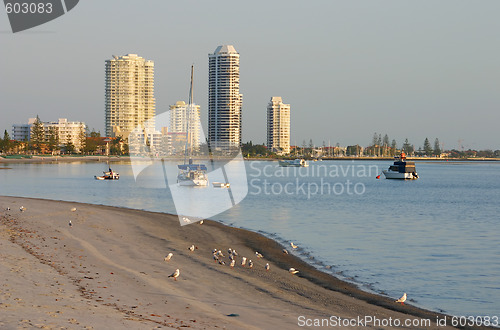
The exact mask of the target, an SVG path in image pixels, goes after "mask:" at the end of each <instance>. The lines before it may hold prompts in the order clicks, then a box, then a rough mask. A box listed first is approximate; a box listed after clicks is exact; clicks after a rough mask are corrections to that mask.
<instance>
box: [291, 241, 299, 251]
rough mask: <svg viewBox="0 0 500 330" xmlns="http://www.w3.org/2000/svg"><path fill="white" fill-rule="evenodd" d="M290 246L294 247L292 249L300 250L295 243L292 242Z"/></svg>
mask: <svg viewBox="0 0 500 330" xmlns="http://www.w3.org/2000/svg"><path fill="white" fill-rule="evenodd" d="M290 246H291V247H292V249H296V248H298V246H297V245H295V244H293V242H290Z"/></svg>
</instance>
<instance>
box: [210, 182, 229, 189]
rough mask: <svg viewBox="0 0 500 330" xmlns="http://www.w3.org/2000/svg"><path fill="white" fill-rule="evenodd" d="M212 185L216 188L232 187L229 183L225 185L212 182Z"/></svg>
mask: <svg viewBox="0 0 500 330" xmlns="http://www.w3.org/2000/svg"><path fill="white" fill-rule="evenodd" d="M212 185H213V186H214V187H215V188H229V187H230V184H229V183H224V182H212Z"/></svg>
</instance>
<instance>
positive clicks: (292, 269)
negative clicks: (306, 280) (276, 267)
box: [288, 268, 299, 275]
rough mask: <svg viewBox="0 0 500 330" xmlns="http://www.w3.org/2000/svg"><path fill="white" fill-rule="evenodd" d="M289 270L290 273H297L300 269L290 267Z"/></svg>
mask: <svg viewBox="0 0 500 330" xmlns="http://www.w3.org/2000/svg"><path fill="white" fill-rule="evenodd" d="M288 272H289V273H290V274H292V275H294V274H297V273H298V272H299V271H298V270H297V269H295V268H290V269H289V270H288Z"/></svg>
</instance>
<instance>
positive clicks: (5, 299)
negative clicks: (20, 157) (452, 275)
mask: <svg viewBox="0 0 500 330" xmlns="http://www.w3.org/2000/svg"><path fill="white" fill-rule="evenodd" d="M20 206H24V207H25V208H26V210H25V211H24V212H21V211H20V210H19V207H20ZM7 207H10V208H11V210H10V211H6V210H5V209H6V208H7ZM72 208H76V209H77V210H76V211H74V212H72V211H71V209H72ZM0 210H1V211H0V260H1V263H0V276H1V278H2V281H1V282H0V283H1V284H0V328H1V329H17V328H61V327H62V328H71V329H85V328H94V329H120V328H128V329H152V328H165V327H174V328H179V327H189V328H194V329H212V328H227V329H291V328H299V326H298V325H299V317H300V316H303V318H302V320H303V321H304V322H303V323H305V320H306V319H307V320H308V322H313V321H314V319H327V318H330V317H331V316H334V317H335V316H336V317H342V318H348V319H357V318H364V317H365V316H371V317H376V318H377V319H378V320H380V321H383V322H389V320H390V319H392V322H393V323H392V324H394V323H395V322H397V321H395V320H396V319H398V320H400V322H401V324H404V322H406V321H405V320H415V319H419V318H425V319H430V320H432V321H433V322H434V321H435V320H436V317H437V316H440V317H444V316H443V315H438V314H436V313H432V312H428V311H424V310H421V309H418V308H416V307H413V306H411V300H410V301H409V304H405V305H400V304H397V303H395V302H394V299H392V298H386V297H381V296H378V295H373V294H369V293H365V292H363V291H360V290H358V289H357V288H356V287H355V286H353V285H351V284H348V283H345V282H343V281H340V280H337V279H335V278H334V277H332V276H330V275H327V274H325V273H322V272H320V271H318V270H316V269H314V268H313V267H310V266H309V265H307V264H306V263H304V262H302V261H301V260H299V259H298V258H296V257H294V256H293V255H284V254H283V253H282V252H281V250H282V248H283V247H282V246H280V245H279V244H278V243H276V242H274V241H272V240H270V239H267V238H265V237H263V236H261V235H259V234H256V233H252V232H248V231H245V230H241V229H235V228H231V227H226V226H223V225H221V224H219V223H216V222H213V221H205V222H204V224H203V225H198V224H192V225H188V226H182V227H181V226H180V225H179V221H178V218H177V217H176V216H171V215H166V214H160V213H153V212H145V211H137V210H130V209H123V208H116V207H106V206H97V205H89V204H78V203H70V202H60V201H48V200H39V199H28V198H17V197H0ZM70 220H71V223H72V226H71V227H70V226H69V225H68V223H69V221H70ZM192 244H194V245H195V246H196V247H197V249H196V250H195V251H194V252H191V251H189V250H188V247H189V246H191V245H192ZM214 248H217V249H220V250H222V252H223V253H224V255H225V257H224V258H222V259H223V260H224V261H225V263H226V265H220V264H219V263H217V262H214V260H213V257H212V250H213V249H214ZM228 248H232V249H236V250H237V251H238V254H239V256H238V257H237V263H236V266H235V267H234V269H231V268H230V267H229V266H228V265H229V259H228V258H227V250H228ZM255 251H259V252H260V253H262V254H263V255H264V258H263V259H259V258H257V257H256V256H255ZM169 252H172V253H173V257H172V259H171V260H170V261H168V262H167V261H164V260H163V259H164V257H165V256H166V255H167V254H168V253H169ZM242 256H245V257H247V258H248V259H251V260H252V261H253V263H254V266H253V268H251V269H250V268H248V267H242V266H241V265H240V261H241V257H242ZM266 263H269V264H270V270H269V271H266V270H265V269H264V265H265V264H266ZM290 267H294V268H296V269H298V270H299V273H298V274H297V275H291V274H289V273H288V269H289V268H290ZM177 268H179V269H180V272H181V273H180V276H179V278H178V279H177V281H174V279H173V278H168V277H167V276H168V275H169V274H171V273H173V272H174V271H175V269H177ZM395 298H398V297H395ZM410 298H411V297H410ZM323 322H324V321H323ZM448 324H450V323H449V319H448ZM365 325H366V326H367V327H372V328H389V327H387V326H374V324H365ZM305 328H308V327H305ZM332 328H334V327H332ZM342 328H360V326H358V324H355V325H354V324H353V326H350V327H349V326H342ZM400 328H405V327H400ZM406 328H418V327H406ZM419 328H439V329H445V327H437V326H436V324H435V323H432V325H431V327H419Z"/></svg>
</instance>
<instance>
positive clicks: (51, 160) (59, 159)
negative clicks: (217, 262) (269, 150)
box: [0, 155, 500, 164]
mask: <svg viewBox="0 0 500 330" xmlns="http://www.w3.org/2000/svg"><path fill="white" fill-rule="evenodd" d="M137 159H139V160H140V159H141V158H140V157H139V158H137ZM165 159H167V160H181V159H182V158H165ZM224 159H225V158H220V159H219V158H214V159H213V160H214V161H217V160H224ZM243 159H244V160H245V161H262V162H274V161H278V160H281V159H293V157H292V158H252V157H244V158H243ZM322 159H323V160H324V161H331V160H333V161H377V162H378V161H380V162H383V161H394V158H393V157H329V158H322ZM130 160H131V158H130V156H50V155H49V156H38V155H37V156H32V158H3V157H1V156H0V164H12V163H21V164H30V163H35V164H57V163H69V162H101V163H113V162H122V161H130ZM144 160H148V159H144ZM153 160H158V161H160V160H161V158H158V159H153ZM306 160H307V161H308V162H309V163H318V164H321V162H314V161H313V160H312V159H306ZM407 160H410V161H418V162H432V163H434V162H442V163H447V162H500V158H435V157H407Z"/></svg>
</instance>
